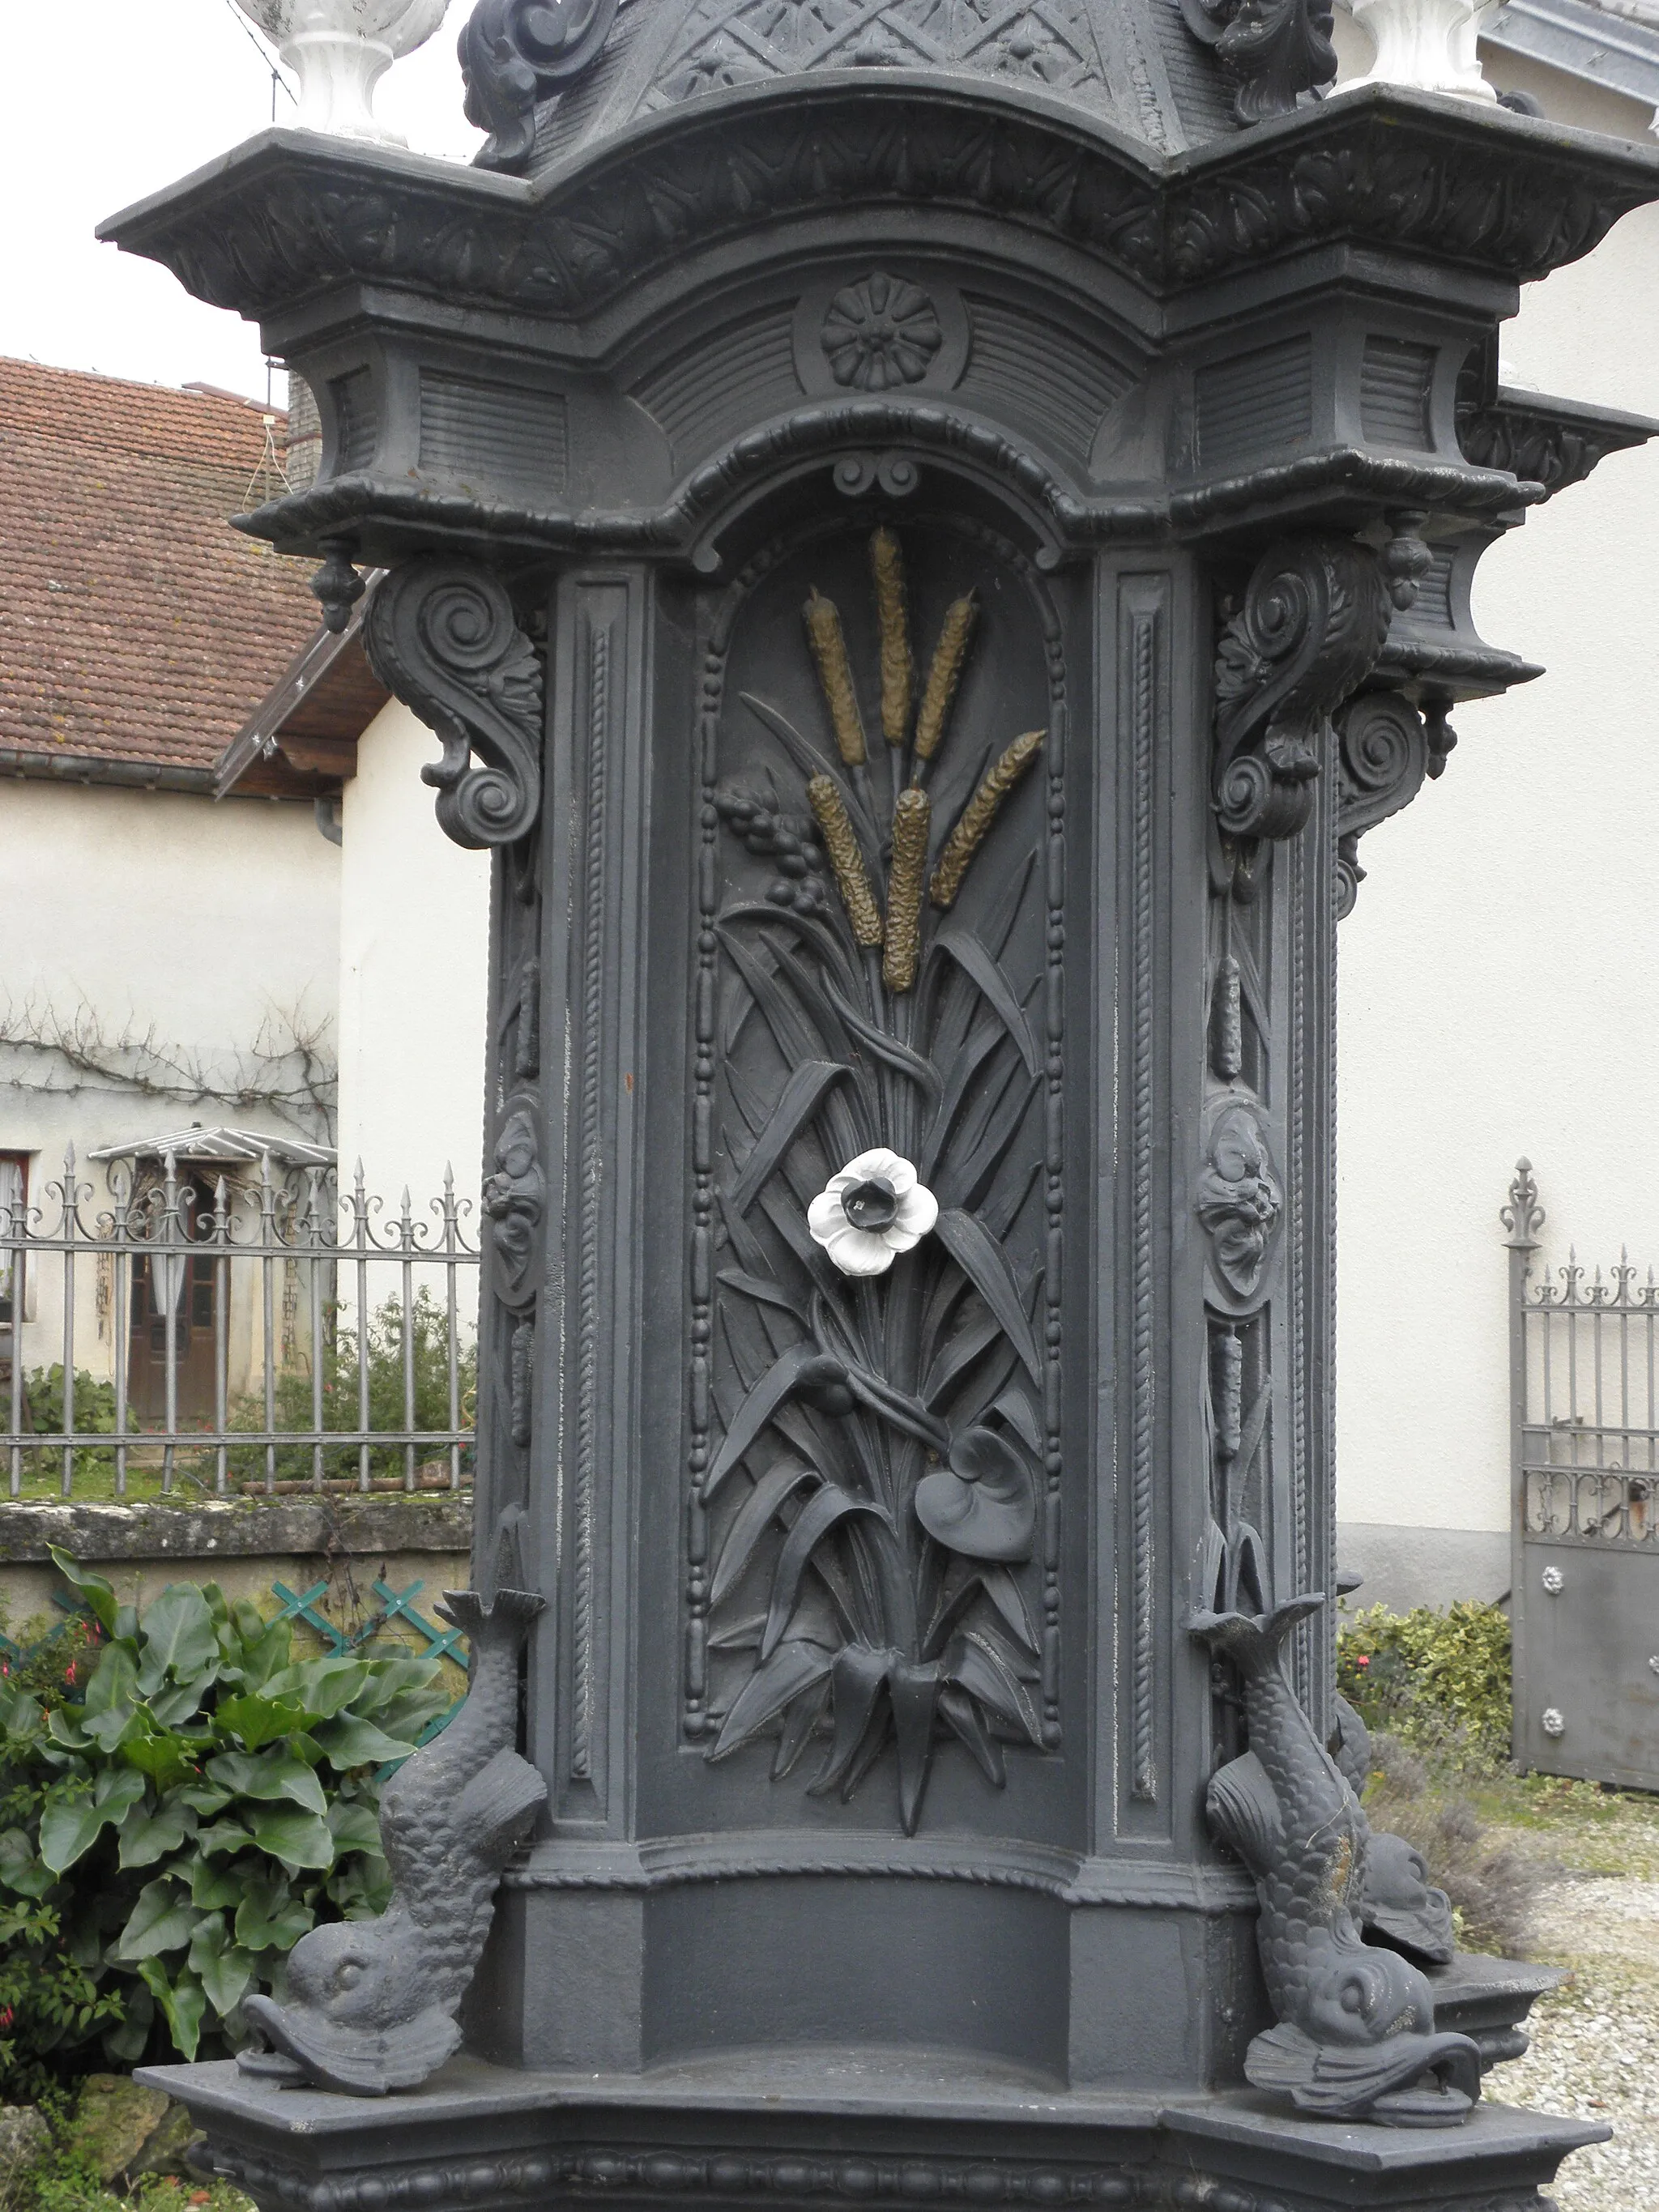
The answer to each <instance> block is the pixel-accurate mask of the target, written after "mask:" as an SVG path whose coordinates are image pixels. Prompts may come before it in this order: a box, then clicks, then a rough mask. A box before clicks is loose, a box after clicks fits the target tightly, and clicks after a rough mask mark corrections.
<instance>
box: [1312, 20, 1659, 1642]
mask: <svg viewBox="0 0 1659 2212" xmlns="http://www.w3.org/2000/svg"><path fill="white" fill-rule="evenodd" d="M1483 58H1484V59H1485V60H1486V64H1487V66H1488V73H1489V74H1490V75H1491V76H1492V78H1493V80H1494V81H1495V82H1498V83H1499V84H1500V85H1501V86H1503V87H1504V88H1510V87H1516V88H1525V89H1528V90H1532V91H1534V92H1535V93H1536V94H1539V96H1540V97H1541V98H1542V100H1544V102H1545V105H1546V106H1547V111H1548V112H1549V113H1550V114H1551V115H1552V116H1553V118H1556V119H1559V120H1562V121H1571V122H1576V123H1583V124H1584V125H1588V126H1589V127H1592V128H1601V129H1605V130H1610V131H1616V132H1618V133H1619V134H1620V135H1624V136H1629V137H1638V136H1640V135H1641V134H1642V133H1643V132H1644V129H1645V125H1646V123H1647V119H1648V118H1647V111H1646V110H1645V109H1643V108H1639V107H1637V106H1635V105H1634V104H1633V103H1632V102H1629V101H1626V100H1621V99H1619V98H1617V97H1615V96H1613V95H1607V94H1599V93H1597V92H1595V91H1594V90H1593V89H1592V88H1589V87H1576V86H1574V85H1572V84H1571V83H1570V82H1568V81H1566V80H1564V79H1563V78H1561V77H1560V76H1555V75H1553V74H1550V73H1547V72H1545V71H1543V70H1533V69H1528V67H1527V65H1525V64H1514V63H1510V62H1508V61H1507V60H1504V59H1503V58H1499V57H1498V56H1497V55H1495V54H1493V53H1492V52H1489V51H1487V52H1483ZM1656 265H1659V212H1656V211H1655V210H1642V211H1640V212H1638V214H1635V215H1632V216H1626V219H1625V220H1624V221H1623V222H1621V223H1620V224H1619V225H1618V227H1617V228H1615V229H1614V231H1613V233H1612V234H1611V236H1610V237H1609V238H1608V239H1607V240H1606V241H1605V242H1604V243H1603V244H1602V245H1601V246H1600V247H1599V248H1598V249H1597V250H1596V252H1595V253H1593V254H1592V255H1590V256H1589V257H1588V258H1586V259H1584V260H1583V261H1581V262H1578V263H1577V264H1574V265H1573V266H1571V267H1570V268H1568V269H1565V270H1560V271H1559V272H1558V273H1557V274H1556V275H1555V276H1552V277H1551V278H1550V279H1549V280H1548V281H1547V283H1544V284H1542V285H1534V286H1530V287H1528V288H1527V289H1526V290H1525V292H1524V293H1523V295H1522V310H1521V313H1520V315H1519V317H1518V318H1517V319H1516V321H1515V322H1514V323H1512V324H1511V325H1509V326H1508V328H1507V330H1506V331H1505V332H1504V342H1503V349H1502V351H1503V361H1504V375H1505V377H1506V378H1507V379H1509V380H1511V381H1519V382H1524V383H1527V384H1530V385H1532V386H1535V387H1537V388H1538V389H1540V390H1541V391H1544V392H1554V393H1559V394H1563V395H1565V396H1569V397H1572V398H1583V399H1589V400H1595V401H1598V402H1600V403H1602V404H1607V405H1610V406H1614V407H1621V408H1628V409H1632V410H1638V411H1641V412H1644V413H1648V414H1659V288H1656V286H1655V283H1654V281H1653V271H1654V269H1655V267H1656ZM1656 512H1659V449H1656V448H1654V447H1649V448H1647V449H1646V450H1644V451H1638V452H1635V453H1620V454H1616V455H1614V456H1613V457H1612V458H1611V459H1608V460H1607V461H1606V462H1605V463H1604V464H1603V465H1602V466H1601V469H1599V470H1598V471H1596V473H1595V475H1594V476H1593V477H1591V478H1590V479H1589V482H1588V483H1583V484H1579V485H1575V486H1573V487H1571V488H1570V489H1568V490H1566V491H1565V492H1564V493H1562V494H1561V495H1560V496H1559V498H1558V499H1556V500H1554V501H1551V502H1550V504H1549V505H1548V506H1547V507H1544V508H1543V509H1542V510H1541V511H1536V512H1534V513H1533V514H1532V516H1531V517H1530V519H1529V520H1528V522H1527V523H1526V525H1525V526H1524V528H1522V530H1520V531H1517V532H1514V533H1512V534H1511V535H1510V537H1509V538H1506V539H1505V540H1504V541H1503V542H1502V543H1501V544H1498V545H1496V546H1494V547H1493V548H1492V550H1491V551H1490V552H1489V553H1488V554H1487V555H1486V559H1485V561H1484V562H1483V563H1482V566H1481V569H1480V577H1479V580H1478V585H1477V589H1476V592H1475V599H1474V611H1475V617H1476V620H1477V622H1478V623H1479V626H1480V630H1481V632H1482V635H1484V636H1485V637H1486V639H1487V641H1489V642H1490V643H1492V644H1493V645H1498V646H1503V647H1510V648H1511V649H1513V650H1515V651H1517V652H1519V653H1522V654H1523V655H1524V656H1525V657H1526V658H1528V659H1533V660H1539V661H1542V662H1544V663H1545V664H1546V665H1547V670H1548V673H1547V675H1546V676H1544V677H1543V678H1540V679H1539V680H1538V681H1537V682H1536V683H1534V684H1528V685H1525V686H1522V687H1521V688H1519V689H1518V690H1516V691H1514V692H1512V693H1511V694H1510V696H1508V697H1506V698H1504V699H1500V700H1493V701H1488V702H1482V703H1480V704H1478V705H1471V706H1468V707H1465V708H1460V709H1459V710H1458V711H1457V713H1456V714H1455V725H1456V727H1457V730H1458V732H1459V736H1460V739H1461V742H1460V744H1459V746H1458V749H1457V750H1456V751H1455V753H1454V755H1453V756H1452V758H1451V760H1450V763H1449V765H1448V768H1447V771H1446V774H1445V775H1444V776H1443V779H1442V780H1441V781H1439V782H1438V783H1437V784H1432V785H1430V786H1427V787H1425V790H1424V792H1423V793H1422V794H1421V796H1420V797H1419V799H1418V800H1417V802H1416V803H1415V804H1414V805H1413V806H1412V807H1410V808H1409V809H1408V810H1407V811H1406V812H1405V813H1404V814H1402V815H1399V816H1396V817H1395V819H1394V820H1393V821H1391V822H1388V823H1383V826H1382V827H1381V828H1379V829H1376V831H1374V832H1373V833H1372V834H1371V835H1370V836H1368V837H1366V838H1365V840H1364V842H1363V844H1362V847H1361V860H1362V863H1363V865H1364V866H1365V867H1366V869H1367V870H1368V871H1369V872H1370V873H1369V877H1368V880H1367V881H1366V882H1365V883H1364V885H1363V886H1362V888H1361V890H1360V893H1359V899H1358V905H1357V907H1356V908H1355V910H1354V912H1353V914H1352V915H1351V916H1350V917H1349V919H1348V920H1347V921H1345V922H1344V924H1343V926H1342V931H1341V944H1340V1079H1339V1131H1340V1137H1339V1146H1340V1201H1339V1218H1340V1261H1339V1274H1338V1347H1337V1422H1338V1449H1339V1461H1338V1465H1339V1493H1338V1503H1339V1516H1340V1520H1341V1521H1342V1522H1344V1523H1345V1524H1350V1525H1354V1524H1358V1526H1357V1528H1356V1537H1355V1541H1352V1542H1350V1543H1348V1544H1347V1545H1346V1547H1345V1549H1346V1551H1347V1553H1349V1555H1350V1556H1351V1557H1352V1558H1354V1559H1355V1560H1356V1563H1358V1564H1367V1561H1366V1559H1365V1558H1364V1554H1366V1553H1370V1555H1371V1556H1372V1557H1375V1556H1376V1553H1377V1545H1376V1540H1375V1532H1376V1531H1378V1530H1381V1529H1383V1528H1398V1529H1401V1530H1407V1531H1414V1532H1424V1533H1419V1534H1418V1535H1417V1536H1416V1537H1415V1538H1414V1539H1413V1540H1411V1541H1407V1543H1406V1550H1407V1552H1408V1553H1411V1555H1412V1556H1414V1557H1416V1558H1417V1559H1419V1561H1420V1562H1422V1565H1423V1569H1424V1571H1425V1573H1430V1574H1432V1572H1433V1571H1435V1569H1436V1565H1437V1563H1438V1565H1439V1568H1440V1569H1441V1571H1443V1572H1444V1573H1446V1574H1449V1575H1451V1576H1452V1577H1454V1578H1455V1577H1456V1576H1458V1575H1462V1576H1466V1577H1473V1580H1474V1583H1484V1584H1485V1585H1486V1586H1485V1587H1484V1588H1483V1589H1480V1590H1479V1591H1476V1590H1474V1589H1471V1591H1470V1594H1484V1595H1496V1594H1497V1590H1498V1589H1502V1588H1503V1587H1504V1586H1505V1585H1506V1583H1507V1581H1508V1572H1507V1562H1506V1558H1505V1554H1504V1546H1503V1544H1502V1542H1501V1541H1499V1540H1500V1538H1501V1536H1502V1533H1503V1532H1504V1531H1505V1530H1506V1529H1507V1528H1508V1523H1509V1461H1508V1449H1509V1445H1508V1427H1507V1423H1508V1397H1507V1387H1508V1369H1507V1359H1508V1352H1507V1335H1506V1305H1505V1297H1506V1287H1505V1286H1506V1274H1505V1254H1504V1249H1503V1245H1502V1242H1501V1239H1502V1235H1503V1231H1502V1230H1501V1227H1500V1225H1499V1223H1498V1207H1499V1206H1500V1205H1501V1204H1502V1203H1503V1201H1504V1194H1505V1189H1506V1186H1507V1184H1508V1182H1509V1179H1510V1175H1511V1173H1512V1171H1513V1169H1514V1165H1515V1162H1516V1158H1517V1157H1518V1156H1519V1155H1522V1154H1525V1155H1527V1156H1528V1158H1530V1159H1531V1161H1532V1162H1533V1164H1534V1169H1535V1170H1536V1173H1537V1176H1538V1181H1539V1184H1540V1187H1541V1196H1542V1200H1543V1203H1544V1206H1545V1207H1546V1209H1547V1213H1548V1216H1549V1219H1548V1222H1547V1226H1546V1229H1545V1231H1544V1236H1545V1250H1544V1252H1543V1253H1542V1254H1541V1255H1540V1256H1541V1259H1542V1260H1544V1261H1547V1262H1549V1263H1552V1264H1553V1263H1557V1262H1559V1261H1562V1260H1565V1257H1566V1250H1567V1245H1568V1243H1569V1242H1570V1241H1571V1242H1572V1243H1576V1244H1577V1249H1578V1254H1579V1256H1580V1258H1581V1259H1585V1260H1589V1261H1601V1262H1603V1263H1606V1262H1607V1261H1613V1260H1616V1259H1617V1257H1618V1255H1619V1249H1620V1244H1621V1243H1628V1244H1629V1247H1630V1250H1631V1256H1632V1259H1636V1260H1639V1261H1641V1263H1642V1264H1643V1266H1644V1267H1645V1265H1646V1263H1647V1262H1648V1261H1650V1260H1652V1261H1656V1262H1659V1186H1656V1184H1655V1182H1654V1179H1653V1178H1652V1177H1651V1176H1649V1175H1647V1174H1645V1173H1644V1171H1643V1167H1644V1160H1645V1151H1646V1147H1645V1142H1644V1138H1645V1127H1644V1125H1645V1122H1646V1121H1647V1118H1648V1115H1649V1113H1650V1102H1651V1100H1652V1099H1653V1098H1654V1097H1655V1096H1656V1094H1659V1024H1656V1022H1655V1019H1654V1014H1653V977H1654V975H1655V972H1656V964H1659V963H1656V953H1659V911H1656V908H1655V905H1654V902H1653V900H1652V899H1651V897H1650V885H1651V884H1652V881H1653V878H1654V839H1655V825H1656V823H1659V745H1656V743H1655V735H1656V732H1655V726H1654V725H1655V720H1656V704H1655V702H1656V700H1659V627H1656V624H1655V622H1654V618H1653V613H1652V607H1653V595H1654V556H1653V552H1652V545H1653V517H1654V515H1655V513H1656ZM1449 1530H1462V1531H1477V1532H1486V1543H1485V1545H1484V1547H1480V1546H1476V1545H1474V1544H1472V1543H1464V1544H1462V1546H1460V1545H1458V1544H1457V1543H1455V1542H1452V1541H1443V1540H1442V1539H1441V1538H1440V1537H1439V1536H1438V1534H1437V1532H1442V1531H1449ZM1367 1533H1369V1534H1370V1541H1369V1542H1365V1541H1359V1538H1360V1536H1361V1535H1363V1534H1367ZM1483 1562H1484V1564H1482V1563H1483ZM1369 1571H1370V1567H1369V1565H1368V1572H1369ZM1494 1578H1495V1587H1494V1586H1492V1584H1493V1581H1494ZM1376 1579H1377V1577H1376V1575H1375V1574H1374V1573H1373V1574H1372V1581H1373V1584H1374V1585H1375V1583H1376ZM1385 1579H1386V1577H1385ZM1376 1594H1378V1592H1377V1591H1376V1589H1375V1587H1374V1588H1373V1589H1372V1590H1371V1591H1370V1592H1368V1595H1376ZM1433 1594H1434V1595H1437V1596H1438V1597H1441V1598H1443V1597H1444V1596H1446V1595H1452V1594H1455V1593H1454V1592H1453V1591H1452V1590H1451V1589H1449V1588H1445V1589H1436V1590H1435V1592H1434V1593H1433ZM1388 1595H1389V1597H1390V1600H1391V1601H1395V1599H1396V1597H1397V1595H1398V1593H1397V1592H1396V1591H1395V1590H1394V1589H1392V1588H1390V1589H1389V1591H1388Z"/></svg>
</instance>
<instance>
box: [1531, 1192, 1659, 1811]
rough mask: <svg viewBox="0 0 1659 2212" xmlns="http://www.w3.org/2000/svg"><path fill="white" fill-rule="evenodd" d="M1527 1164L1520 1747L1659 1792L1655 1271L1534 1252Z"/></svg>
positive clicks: (1555, 1768)
mask: <svg viewBox="0 0 1659 2212" xmlns="http://www.w3.org/2000/svg"><path fill="white" fill-rule="evenodd" d="M1543 1221H1544V1211H1543V1208H1542V1206H1541V1205H1540V1204H1539V1198H1538V1186H1537V1183H1536V1182H1535V1181H1534V1177H1533V1173H1532V1169H1531V1166H1530V1164H1528V1162H1527V1161H1525V1160H1522V1162H1520V1164H1519V1165H1518V1166H1517V1168H1516V1175H1515V1179H1514V1181H1513V1182H1512V1183H1511V1184H1510V1194H1509V1204H1508V1206H1506V1207H1505V1208H1504V1226H1505V1228H1506V1229H1507V1230H1508V1232H1509V1235H1508V1243H1509V1250H1510V1444H1511V1462H1512V1469H1513V1518H1512V1527H1513V1550H1514V1559H1513V1600H1512V1614H1513V1621H1514V1628H1515V1692H1516V1693H1515V1736H1516V1757H1517V1759H1521V1760H1522V1762H1523V1763H1524V1764H1526V1765H1531V1766H1535V1767H1539V1768H1541V1769H1542V1770H1543V1771H1547V1772H1553V1773H1562V1774H1577V1775H1583V1776H1585V1777H1587V1778H1591V1779H1595V1780H1599V1781H1608V1782H1622V1783H1626V1784H1635V1785H1636V1786H1638V1787H1640V1788H1644V1789H1656V1788H1659V1279H1656V1277H1655V1273H1654V1271H1653V1269H1652V1268H1649V1269H1648V1270H1647V1271H1646V1273H1645V1275H1644V1274H1643V1273H1642V1271H1641V1270H1640V1269H1639V1268H1638V1267H1633V1266H1632V1264H1631V1261H1630V1259H1629V1257H1628V1255H1627V1254H1626V1253H1624V1252H1622V1251H1621V1253H1620V1256H1619V1261H1618V1264H1617V1266H1615V1267H1608V1268H1607V1269H1605V1270H1603V1269H1602V1268H1601V1267H1592V1268H1590V1269H1588V1270H1587V1269H1586V1268H1585V1267H1583V1266H1581V1265H1580V1263H1579V1261H1578V1256H1577V1251H1576V1250H1573V1249H1569V1254H1568V1258H1567V1260H1566V1262H1565V1265H1559V1266H1556V1267H1547V1266H1545V1265H1544V1264H1542V1263H1541V1261H1540V1259H1539V1257H1538V1255H1539V1253H1540V1251H1541V1245H1540V1243H1539V1237H1538V1232H1539V1230H1540V1229H1541V1226H1542V1225H1543Z"/></svg>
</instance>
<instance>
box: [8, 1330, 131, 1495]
mask: <svg viewBox="0 0 1659 2212" xmlns="http://www.w3.org/2000/svg"><path fill="white" fill-rule="evenodd" d="M23 1395H24V1397H25V1398H26V1399H27V1401H28V1425H29V1426H30V1427H31V1428H32V1429H38V1430H45V1431H48V1432H52V1431H58V1430H61V1429H62V1427H63V1425H64V1363H63V1361H62V1360H61V1359H60V1360H59V1361H58V1363H57V1364H56V1365H55V1366H52V1367H32V1368H30V1369H29V1370H27V1372H26V1373H25V1375H24V1376H23ZM75 1430H76V1435H77V1436H82V1437H112V1436H113V1435H114V1434H115V1385H114V1384H113V1383H100V1381H99V1380H98V1378H97V1376H94V1375H92V1374H89V1373H88V1370H86V1369H85V1368H84V1367H77V1368H76V1370H75ZM27 1471H28V1478H29V1480H31V1481H44V1482H49V1483H51V1484H52V1486H54V1487H55V1486H56V1485H57V1483H58V1480H59V1478H60V1477H61V1474H62V1472H63V1455H62V1447H61V1446H60V1447H59V1448H58V1449H57V1450H52V1449H42V1450H40V1451H35V1452H32V1453H30V1455H29V1461H28V1470H27ZM72 1472H73V1474H74V1477H75V1479H76V1480H79V1481H84V1480H87V1479H88V1477H90V1476H94V1475H99V1474H102V1475H105V1476H108V1477H112V1476H113V1474H114V1473H115V1454H114V1452H113V1451H112V1450H111V1449H109V1447H108V1446H107V1445H106V1446H104V1447H102V1448H100V1447H99V1446H97V1445H92V1444H88V1445H82V1446H79V1447H77V1448H76V1449H75V1451H74V1455H73V1461H72Z"/></svg>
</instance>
